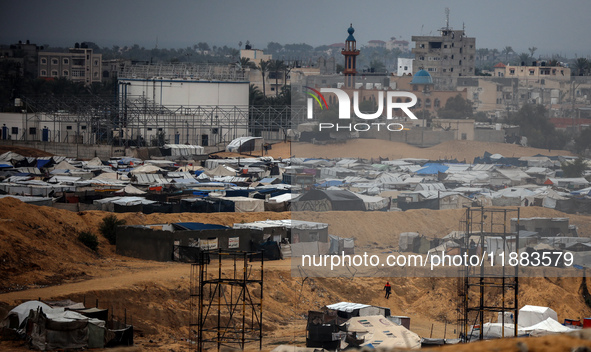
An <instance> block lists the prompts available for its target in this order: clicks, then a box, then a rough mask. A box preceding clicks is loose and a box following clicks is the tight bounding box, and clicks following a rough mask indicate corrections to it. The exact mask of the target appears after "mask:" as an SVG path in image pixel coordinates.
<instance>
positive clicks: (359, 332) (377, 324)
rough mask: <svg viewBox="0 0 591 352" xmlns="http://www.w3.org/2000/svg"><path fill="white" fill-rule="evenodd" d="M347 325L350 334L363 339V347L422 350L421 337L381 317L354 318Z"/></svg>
mask: <svg viewBox="0 0 591 352" xmlns="http://www.w3.org/2000/svg"><path fill="white" fill-rule="evenodd" d="M345 324H346V325H347V332H348V333H351V332H355V334H356V338H358V339H359V338H362V339H363V343H362V344H361V345H360V346H361V347H364V346H367V347H369V348H410V349H419V348H421V338H420V337H419V335H417V334H415V333H414V332H412V331H410V330H408V329H407V328H405V327H404V326H401V325H397V324H394V323H393V322H391V321H389V320H388V319H386V317H384V316H381V315H374V316H366V317H354V318H351V319H349V320H348V321H347V323H345Z"/></svg>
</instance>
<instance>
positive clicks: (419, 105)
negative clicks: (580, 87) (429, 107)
mask: <svg viewBox="0 0 591 352" xmlns="http://www.w3.org/2000/svg"><path fill="white" fill-rule="evenodd" d="M421 103H422V102H421V99H417V105H415V106H416V107H417V108H420V107H421Z"/></svg>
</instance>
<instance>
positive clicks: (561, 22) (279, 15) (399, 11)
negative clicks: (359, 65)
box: [0, 0, 591, 58]
mask: <svg viewBox="0 0 591 352" xmlns="http://www.w3.org/2000/svg"><path fill="white" fill-rule="evenodd" d="M446 7H448V8H449V9H450V16H449V19H450V22H449V25H450V27H452V28H454V29H461V28H463V27H465V29H466V35H467V36H469V37H475V38H476V47H477V48H489V49H493V48H496V49H499V50H502V49H503V48H504V47H505V46H511V47H512V48H513V49H514V50H515V52H516V53H522V52H528V48H529V47H536V48H537V51H536V52H535V56H536V57H538V56H540V55H542V56H550V55H553V54H559V55H562V56H565V57H569V58H573V57H574V56H575V54H576V55H577V56H578V57H581V56H585V57H586V56H590V55H591V45H590V44H591V40H589V34H588V33H589V32H590V29H591V24H590V22H589V21H588V17H589V14H591V1H588V0H565V1H561V2H558V3H557V2H556V1H550V0H536V1H533V0H521V1H512V0H495V1H487V2H485V1H473V0H472V1H467V0H448V1H446V2H439V1H433V0H413V1H392V0H389V1H388V0H375V1H372V2H369V3H360V2H358V1H352V0H340V1H338V2H335V1H328V0H317V1H310V0H300V1H289V2H288V1H269V0H266V1H263V0H250V1H236V0H223V1H202V0H197V1H196V0H172V1H162V0H143V1H135V0H126V1H114V0H104V1H100V2H91V1H80V0H78V1H74V0H62V1H46V0H22V1H4V2H2V3H1V4H0V43H1V44H12V43H17V42H18V41H19V40H20V41H23V42H24V41H26V40H30V41H31V43H35V44H38V45H43V44H49V45H50V46H66V47H67V46H70V47H71V46H73V45H74V43H75V42H85V41H87V42H94V43H96V44H97V45H99V46H100V47H112V46H113V45H118V46H121V47H123V46H132V45H134V44H138V45H140V46H142V47H145V48H148V49H149V48H154V47H156V46H158V48H167V49H173V48H175V49H178V48H186V47H188V46H193V45H194V44H197V43H198V42H207V43H208V44H209V45H210V46H212V45H221V46H223V45H227V46H229V47H233V48H236V49H237V48H238V42H242V43H243V44H242V47H244V44H245V43H246V41H247V40H248V41H250V42H251V44H252V45H253V47H255V48H259V49H264V48H266V46H267V43H269V42H278V43H280V44H292V43H306V44H310V45H312V46H314V47H316V46H319V45H330V44H333V43H339V42H344V40H345V38H346V29H347V27H349V24H350V23H352V24H353V27H354V28H355V30H356V32H355V37H356V39H357V41H358V42H359V43H360V45H365V44H367V42H368V41H369V40H383V41H388V40H389V39H390V37H393V36H394V37H396V38H397V39H403V40H407V41H409V42H411V36H413V35H438V34H439V32H438V30H439V29H440V28H442V27H444V26H445V22H446V17H445V8H446ZM410 47H411V48H412V47H413V44H412V42H411V44H410Z"/></svg>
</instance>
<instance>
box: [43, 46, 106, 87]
mask: <svg viewBox="0 0 591 352" xmlns="http://www.w3.org/2000/svg"><path fill="white" fill-rule="evenodd" d="M37 62H38V76H39V78H42V79H50V80H51V79H57V78H66V79H68V80H71V81H74V82H80V83H83V84H84V85H85V86H89V85H91V84H92V83H100V82H101V78H102V54H95V53H94V52H93V50H92V48H89V47H88V46H87V45H86V44H84V43H82V44H78V43H76V45H75V46H74V48H70V49H69V52H67V53H58V52H39V55H38V61H37Z"/></svg>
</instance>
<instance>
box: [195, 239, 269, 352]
mask: <svg viewBox="0 0 591 352" xmlns="http://www.w3.org/2000/svg"><path fill="white" fill-rule="evenodd" d="M255 257H256V260H258V259H259V258H260V262H249V260H251V259H254V258H255ZM253 263H256V264H253ZM263 264H264V255H261V253H253V252H244V251H238V250H227V249H225V250H222V249H218V250H212V251H203V252H201V253H200V254H199V256H198V261H197V263H195V264H191V287H190V311H191V321H190V324H189V325H190V326H189V331H190V337H189V341H190V343H191V345H190V350H191V351H199V352H201V351H206V350H210V349H213V348H216V347H217V349H218V351H219V350H220V348H221V347H222V346H226V347H232V348H239V349H242V350H244V349H245V347H246V346H247V345H248V344H256V343H257V342H258V348H259V349H262V346H263V345H262V344H263ZM212 267H213V268H212ZM216 269H217V270H216Z"/></svg>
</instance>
